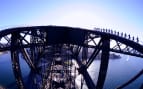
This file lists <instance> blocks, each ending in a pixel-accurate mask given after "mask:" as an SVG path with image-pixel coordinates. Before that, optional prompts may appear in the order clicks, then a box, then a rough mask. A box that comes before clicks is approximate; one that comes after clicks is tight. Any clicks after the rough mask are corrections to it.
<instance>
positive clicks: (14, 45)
mask: <svg viewBox="0 0 143 89" xmlns="http://www.w3.org/2000/svg"><path fill="white" fill-rule="evenodd" d="M39 32H44V33H46V35H45V37H43V38H44V39H45V40H46V41H44V40H43V39H41V38H42V36H43V35H44V33H42V34H41V33H39ZM21 33H24V34H25V36H26V35H29V36H35V37H38V38H39V39H41V40H42V41H43V42H41V41H40V42H39V43H31V42H28V41H26V42H27V43H25V44H23V43H22V41H25V40H26V39H24V37H25V36H24V35H23V36H22V35H20V34H21ZM39 34H40V35H39ZM8 35H10V36H8ZM91 35H94V36H93V37H92V36H91ZM98 37H99V38H101V39H100V41H101V43H100V42H99V43H98V44H97V45H90V44H88V43H87V42H86V41H88V39H89V38H91V40H93V39H96V38H98ZM2 38H4V39H6V41H7V43H3V41H0V51H7V50H8V51H9V50H10V51H11V53H12V55H11V57H12V61H13V67H14V68H13V69H14V72H15V76H16V77H17V79H19V80H17V81H19V82H18V85H19V86H20V87H19V88H20V89H24V85H23V83H22V82H23V81H22V79H21V72H20V71H21V70H20V68H19V67H20V66H19V65H17V64H18V60H19V59H18V54H17V50H18V49H19V48H28V47H31V46H32V45H33V46H41V45H54V44H73V45H78V46H82V47H87V48H88V47H91V48H97V49H100V50H101V49H102V51H107V52H102V53H103V54H105V55H104V56H105V57H103V58H102V57H101V59H102V60H103V59H106V60H104V61H106V63H105V62H104V61H101V62H102V64H101V69H100V74H99V75H101V76H99V78H98V79H99V81H98V82H97V86H95V85H94V83H93V82H91V83H90V81H92V79H91V78H90V76H89V74H88V72H87V70H84V69H83V68H84V67H83V66H82V64H81V63H80V62H79V65H80V66H81V68H79V70H80V71H81V73H82V74H83V76H84V78H85V81H86V83H87V86H88V88H89V89H95V88H96V89H102V88H103V85H104V81H105V77H106V72H107V67H108V60H109V52H110V51H111V52H117V53H123V54H127V55H132V56H138V57H143V45H141V44H139V43H138V42H135V41H133V40H129V39H127V38H125V37H121V36H119V35H115V34H111V33H108V32H102V31H99V30H89V29H83V28H73V27H65V26H32V27H17V28H10V29H5V30H2V31H0V40H1V39H2ZM19 40H21V44H20V45H19V43H20V42H19ZM110 40H115V41H118V42H120V43H122V44H124V45H126V46H128V47H130V48H131V49H132V50H135V51H138V53H137V54H134V53H130V52H129V51H126V52H124V51H122V49H120V50H117V49H113V48H110V43H111V42H110ZM106 43H107V44H108V45H107V46H106ZM100 45H102V46H103V47H102V46H101V48H100ZM98 47H99V48H98ZM106 48H107V49H106ZM100 50H95V54H94V52H93V54H94V55H93V56H97V55H96V54H98V53H99V51H100ZM23 51H24V50H23ZM25 54H26V53H25ZM25 57H26V58H27V59H28V56H25ZM15 59H16V60H15ZM93 59H94V57H92V55H91V62H92V61H93ZM29 63H31V62H30V61H29ZM89 65H90V60H89ZM30 66H31V68H33V69H35V68H34V65H32V63H31V64H30ZM17 67H18V68H17ZM85 69H86V68H85ZM83 70H84V72H83ZM103 71H104V73H102V72H103ZM102 77H103V78H102Z"/></svg>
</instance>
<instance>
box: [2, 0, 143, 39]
mask: <svg viewBox="0 0 143 89" xmlns="http://www.w3.org/2000/svg"><path fill="white" fill-rule="evenodd" d="M35 25H60V26H61V25H62V26H72V27H81V28H90V29H93V28H94V27H99V28H110V29H113V30H116V31H120V32H127V33H129V34H131V35H134V36H139V38H141V39H143V0H0V29H5V28H11V27H19V26H35Z"/></svg>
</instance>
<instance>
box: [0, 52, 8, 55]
mask: <svg viewBox="0 0 143 89" xmlns="http://www.w3.org/2000/svg"><path fill="white" fill-rule="evenodd" d="M6 53H8V51H4V52H0V55H2V54H6Z"/></svg>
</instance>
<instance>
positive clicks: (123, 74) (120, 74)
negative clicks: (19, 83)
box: [0, 54, 143, 89]
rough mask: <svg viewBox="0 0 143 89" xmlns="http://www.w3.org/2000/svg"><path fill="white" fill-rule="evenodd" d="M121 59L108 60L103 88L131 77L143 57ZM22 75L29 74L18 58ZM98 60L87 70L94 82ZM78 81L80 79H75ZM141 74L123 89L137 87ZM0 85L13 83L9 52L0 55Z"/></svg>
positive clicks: (121, 82) (119, 83)
mask: <svg viewBox="0 0 143 89" xmlns="http://www.w3.org/2000/svg"><path fill="white" fill-rule="evenodd" d="M121 56H122V58H121V59H116V60H110V61H109V67H108V73H107V77H106V81H105V86H104V89H115V88H116V87H117V86H119V85H121V84H123V83H124V82H126V81H127V80H129V79H130V78H132V77H133V76H134V75H135V74H136V73H138V72H139V71H140V70H141V69H143V59H141V58H137V57H131V56H126V55H121ZM20 62H21V64H22V65H21V68H22V70H23V71H22V73H23V77H25V78H26V77H27V75H28V74H29V68H28V66H27V64H26V63H25V61H23V60H20ZM99 65H100V60H96V61H94V62H93V63H92V65H91V66H90V68H89V69H88V71H89V72H90V75H91V76H92V78H93V80H94V82H95V83H96V82H97V81H96V80H97V77H98V71H99ZM77 81H80V79H77ZM142 81H143V76H141V77H140V78H139V79H137V80H136V81H134V82H133V83H132V84H130V85H129V86H128V87H126V88H124V89H139V87H140V86H141V84H142V83H143V82H142ZM0 85H2V86H5V87H7V88H8V89H12V87H14V85H15V80H14V75H13V71H12V65H11V60H10V55H9V54H3V55H0Z"/></svg>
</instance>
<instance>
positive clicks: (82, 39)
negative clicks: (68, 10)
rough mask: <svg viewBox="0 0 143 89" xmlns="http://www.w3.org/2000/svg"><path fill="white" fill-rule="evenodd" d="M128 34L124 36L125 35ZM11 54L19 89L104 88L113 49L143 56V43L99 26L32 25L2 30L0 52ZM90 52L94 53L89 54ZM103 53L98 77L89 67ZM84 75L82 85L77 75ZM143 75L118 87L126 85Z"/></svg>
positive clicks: (0, 33) (136, 76)
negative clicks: (27, 78)
mask: <svg viewBox="0 0 143 89" xmlns="http://www.w3.org/2000/svg"><path fill="white" fill-rule="evenodd" d="M123 36H124V37H123ZM3 51H9V52H10V53H11V60H12V69H13V72H14V76H15V79H16V83H17V87H18V88H19V89H54V88H56V89H58V88H61V89H82V88H83V87H82V86H83V81H85V83H86V86H87V88H88V89H103V87H104V82H105V79H106V74H107V71H108V64H109V55H110V52H115V53H121V54H125V55H131V56H136V57H141V58H143V45H141V44H140V43H139V39H138V37H137V38H136V41H135V40H134V38H133V40H131V39H128V38H127V34H126V33H125V34H124V35H123V33H121V35H119V32H116V31H112V30H107V29H100V28H95V29H94V30H89V29H83V28H73V27H64V26H32V27H17V28H9V29H5V30H2V31H0V52H3ZM89 52H90V53H89ZM19 54H21V55H22V56H23V59H24V60H25V62H26V63H27V64H28V66H29V68H30V71H31V72H30V73H31V74H30V75H32V76H30V75H29V76H30V79H31V81H30V82H31V84H28V85H27V83H26V82H25V81H24V79H23V77H22V75H23V74H22V69H21V68H20V65H21V64H20V62H19ZM99 54H101V59H100V60H101V61H100V62H101V63H100V70H99V76H98V80H97V82H96V83H95V81H94V80H93V79H92V77H91V76H90V75H89V72H88V71H87V69H88V68H89V66H90V65H91V64H92V62H93V61H94V59H95V58H96V57H97V56H98V55H99ZM78 74H80V75H82V78H83V80H82V81H81V86H80V87H79V86H77V84H76V82H75V79H76V76H77V75H78ZM142 74H143V72H142V71H140V72H139V73H138V74H137V75H135V76H134V77H133V78H132V79H130V80H129V81H127V82H126V83H124V84H123V85H121V86H119V87H117V89H121V88H124V87H126V86H128V85H129V84H131V83H132V82H134V80H136V79H137V78H138V77H140V76H141V75H142Z"/></svg>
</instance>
